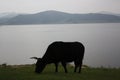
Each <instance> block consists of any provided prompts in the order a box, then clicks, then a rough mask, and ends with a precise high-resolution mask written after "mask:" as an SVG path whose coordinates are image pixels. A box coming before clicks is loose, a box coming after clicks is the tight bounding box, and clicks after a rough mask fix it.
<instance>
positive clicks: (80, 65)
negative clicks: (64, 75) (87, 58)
mask: <svg viewBox="0 0 120 80" xmlns="http://www.w3.org/2000/svg"><path fill="white" fill-rule="evenodd" d="M81 67H82V61H81V63H80V64H79V71H78V72H79V73H81Z"/></svg>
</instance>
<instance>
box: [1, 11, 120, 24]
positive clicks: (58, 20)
mask: <svg viewBox="0 0 120 80" xmlns="http://www.w3.org/2000/svg"><path fill="white" fill-rule="evenodd" d="M110 22H115V23H116V22H120V17H119V16H116V15H111V14H103V13H88V14H70V13H65V12H59V11H52V10H51V11H44V12H40V13H36V14H21V15H17V16H14V17H12V18H9V19H8V20H6V21H4V22H3V23H2V22H0V24H7V25H22V24H72V23H110Z"/></svg>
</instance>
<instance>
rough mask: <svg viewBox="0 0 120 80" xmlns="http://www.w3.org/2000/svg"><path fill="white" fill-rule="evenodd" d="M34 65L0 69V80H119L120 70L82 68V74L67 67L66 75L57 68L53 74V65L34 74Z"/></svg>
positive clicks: (60, 68)
mask: <svg viewBox="0 0 120 80" xmlns="http://www.w3.org/2000/svg"><path fill="white" fill-rule="evenodd" d="M34 68H35V66H34V65H26V66H16V67H15V66H12V67H10V66H9V67H0V80H120V69H106V68H84V69H82V73H81V74H79V73H74V72H73V70H74V68H73V67H71V66H68V71H69V72H68V73H67V74H66V73H64V70H63V68H62V67H61V66H59V72H58V73H55V72H54V65H48V66H47V67H46V68H45V70H44V71H43V73H41V74H36V73H34Z"/></svg>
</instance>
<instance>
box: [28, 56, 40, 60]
mask: <svg viewBox="0 0 120 80" xmlns="http://www.w3.org/2000/svg"><path fill="white" fill-rule="evenodd" d="M30 59H36V60H38V59H39V58H37V57H30Z"/></svg>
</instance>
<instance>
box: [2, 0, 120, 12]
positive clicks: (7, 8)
mask: <svg viewBox="0 0 120 80" xmlns="http://www.w3.org/2000/svg"><path fill="white" fill-rule="evenodd" d="M46 10H58V11H64V12H71V13H89V12H100V11H108V12H114V13H120V0H0V13H3V12H16V13H36V12H41V11H46Z"/></svg>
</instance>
